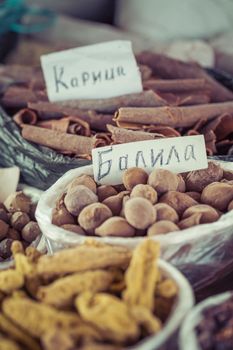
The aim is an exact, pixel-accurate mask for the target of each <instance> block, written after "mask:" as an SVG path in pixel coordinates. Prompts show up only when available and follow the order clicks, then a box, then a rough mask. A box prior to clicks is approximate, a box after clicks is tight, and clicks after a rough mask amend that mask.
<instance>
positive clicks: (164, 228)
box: [147, 220, 179, 236]
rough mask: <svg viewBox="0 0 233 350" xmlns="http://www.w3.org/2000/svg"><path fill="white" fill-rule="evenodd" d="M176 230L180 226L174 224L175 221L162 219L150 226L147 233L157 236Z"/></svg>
mask: <svg viewBox="0 0 233 350" xmlns="http://www.w3.org/2000/svg"><path fill="white" fill-rule="evenodd" d="M175 231H179V227H178V226H177V225H176V224H174V222H171V221H168V220H161V221H158V222H155V223H154V224H153V225H152V226H150V227H149V228H148V230H147V235H148V236H155V235H161V234H165V233H169V232H175Z"/></svg>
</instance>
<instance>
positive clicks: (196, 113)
mask: <svg viewBox="0 0 233 350" xmlns="http://www.w3.org/2000/svg"><path fill="white" fill-rule="evenodd" d="M223 113H229V114H231V113H233V102H223V103H211V104H204V105H198V106H186V107H157V108H120V109H119V110H118V112H117V113H116V115H115V121H116V123H117V125H119V123H122V122H123V123H139V124H143V125H144V124H155V125H168V126H172V127H175V128H179V127H190V126H193V125H194V124H195V123H196V122H197V121H199V120H203V119H204V120H211V119H214V118H216V117H218V116H219V115H220V114H223Z"/></svg>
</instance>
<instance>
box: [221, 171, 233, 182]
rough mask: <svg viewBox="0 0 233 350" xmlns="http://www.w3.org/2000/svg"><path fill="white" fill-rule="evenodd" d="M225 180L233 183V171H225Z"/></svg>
mask: <svg viewBox="0 0 233 350" xmlns="http://www.w3.org/2000/svg"><path fill="white" fill-rule="evenodd" d="M223 178H224V179H226V180H228V181H231V180H233V171H232V170H223Z"/></svg>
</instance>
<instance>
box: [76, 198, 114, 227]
mask: <svg viewBox="0 0 233 350" xmlns="http://www.w3.org/2000/svg"><path fill="white" fill-rule="evenodd" d="M111 216H112V212H111V210H110V209H109V208H108V207H107V205H104V204H103V203H93V204H90V205H88V206H87V207H85V208H84V209H83V210H82V211H81V213H80V214H79V217H78V223H79V225H80V226H81V227H82V228H83V229H84V230H85V231H86V232H88V233H91V234H92V233H94V230H95V229H96V228H97V227H98V226H100V225H101V224H102V223H103V222H104V221H105V220H107V219H109V218H110V217H111Z"/></svg>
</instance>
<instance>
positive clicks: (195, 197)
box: [186, 191, 201, 202]
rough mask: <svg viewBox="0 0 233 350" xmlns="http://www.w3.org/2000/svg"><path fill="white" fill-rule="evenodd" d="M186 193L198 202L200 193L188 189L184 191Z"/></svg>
mask: <svg viewBox="0 0 233 350" xmlns="http://www.w3.org/2000/svg"><path fill="white" fill-rule="evenodd" d="M186 194H187V195H188V196H189V197H191V198H192V199H194V200H195V201H197V202H200V200H201V193H199V192H193V191H190V192H186Z"/></svg>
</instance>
